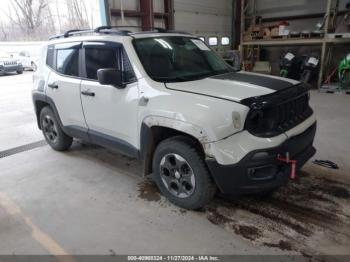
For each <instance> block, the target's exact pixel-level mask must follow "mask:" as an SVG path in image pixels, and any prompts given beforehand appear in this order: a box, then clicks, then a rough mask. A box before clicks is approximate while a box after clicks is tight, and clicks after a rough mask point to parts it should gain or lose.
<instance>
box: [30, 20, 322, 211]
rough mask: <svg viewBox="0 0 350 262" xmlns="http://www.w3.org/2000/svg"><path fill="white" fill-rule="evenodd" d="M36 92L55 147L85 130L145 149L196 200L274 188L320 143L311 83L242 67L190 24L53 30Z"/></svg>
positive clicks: (139, 153)
mask: <svg viewBox="0 0 350 262" xmlns="http://www.w3.org/2000/svg"><path fill="white" fill-rule="evenodd" d="M33 102H34V105H35V113H36V116H37V120H38V126H39V128H40V129H41V130H42V131H43V134H44V136H45V139H46V141H47V142H48V144H49V145H50V146H51V147H52V148H53V149H55V150H59V151H63V150H67V149H68V148H69V147H70V146H71V144H72V140H73V137H74V138H79V139H83V140H86V141H88V142H90V143H94V144H98V145H101V146H103V147H106V148H109V149H111V150H115V151H118V152H121V153H123V154H126V155H128V156H131V157H135V158H137V159H139V160H140V161H142V162H143V167H144V174H145V175H147V174H152V177H153V179H154V181H155V182H156V184H157V185H158V187H159V189H160V191H161V192H162V193H163V194H164V195H165V196H166V197H167V198H168V199H169V200H170V201H172V202H173V203H175V204H176V205H178V206H181V207H184V208H187V209H198V208H200V207H202V206H204V205H205V204H206V203H207V202H208V201H209V200H210V199H211V198H212V197H213V195H214V194H215V192H216V191H217V190H219V191H221V192H222V193H224V194H238V193H239V194H242V193H261V192H268V191H271V190H273V189H275V188H277V187H279V186H281V185H283V184H285V183H286V182H287V181H288V178H289V175H290V173H291V170H292V169H294V168H291V165H290V164H289V163H291V162H293V163H295V161H291V160H296V170H298V169H300V167H301V166H302V165H303V164H304V163H305V162H306V161H307V160H308V159H310V158H311V157H312V156H313V155H314V153H315V149H314V147H313V145H312V144H313V140H314V136H315V131H316V120H315V116H314V114H313V111H312V109H311V108H310V106H309V89H308V87H307V86H305V85H304V84H302V83H300V82H297V81H294V80H289V79H282V78H279V77H273V76H266V75H259V74H253V73H248V72H243V71H239V72H238V71H235V70H233V68H231V67H230V66H228V65H227V64H226V63H225V62H224V61H223V60H222V59H221V58H219V57H218V56H217V55H216V54H215V53H214V52H213V51H212V50H211V49H210V48H209V47H208V46H207V45H206V44H205V43H203V42H202V41H201V40H200V39H199V38H197V37H195V36H192V35H189V34H186V33H176V32H169V31H165V30H160V29H157V30H153V31H151V32H138V33H132V32H130V31H126V30H118V29H116V28H114V27H100V28H97V29H95V30H90V31H69V32H67V33H65V34H64V35H61V36H57V37H53V38H51V40H50V41H49V42H48V43H47V45H46V46H45V47H44V48H43V52H42V57H41V61H40V63H39V66H38V70H37V72H36V73H35V75H34V90H33ZM283 157H284V158H285V162H283V161H281V159H282V158H283ZM294 167H295V166H294Z"/></svg>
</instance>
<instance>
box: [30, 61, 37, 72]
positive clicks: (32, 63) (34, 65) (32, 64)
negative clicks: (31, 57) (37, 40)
mask: <svg viewBox="0 0 350 262" xmlns="http://www.w3.org/2000/svg"><path fill="white" fill-rule="evenodd" d="M30 65H31V67H32V70H33V71H36V69H37V66H36V64H35V63H34V62H31V63H30Z"/></svg>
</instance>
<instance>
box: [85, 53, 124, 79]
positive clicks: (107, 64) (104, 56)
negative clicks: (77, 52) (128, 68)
mask: <svg viewBox="0 0 350 262" xmlns="http://www.w3.org/2000/svg"><path fill="white" fill-rule="evenodd" d="M117 61H118V49H111V48H96V49H95V48H86V49H85V63H86V76H87V78H89V79H94V80H97V70H99V69H101V68H119V67H118V63H117Z"/></svg>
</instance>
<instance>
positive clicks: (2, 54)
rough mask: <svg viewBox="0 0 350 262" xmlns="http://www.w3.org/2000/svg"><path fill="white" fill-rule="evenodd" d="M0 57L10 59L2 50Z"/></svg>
mask: <svg viewBox="0 0 350 262" xmlns="http://www.w3.org/2000/svg"><path fill="white" fill-rule="evenodd" d="M0 57H2V58H10V57H11V56H10V55H9V53H7V52H5V51H3V50H0Z"/></svg>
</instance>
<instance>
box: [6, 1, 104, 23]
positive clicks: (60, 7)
mask: <svg viewBox="0 0 350 262" xmlns="http://www.w3.org/2000/svg"><path fill="white" fill-rule="evenodd" d="M36 1H37V0H34V2H36ZM48 1H49V2H50V3H51V6H52V8H51V10H52V12H53V16H54V17H57V16H61V17H63V18H64V17H66V16H67V9H66V4H65V3H66V1H67V0H48ZM68 1H69V0H68ZM11 2H13V0H1V5H0V20H2V21H3V22H7V21H8V13H9V8H10V7H11ZM84 2H85V3H86V9H87V13H88V14H89V22H90V23H91V24H92V25H93V27H96V26H99V25H100V24H101V20H100V9H99V0H84ZM56 5H57V8H56Z"/></svg>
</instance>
